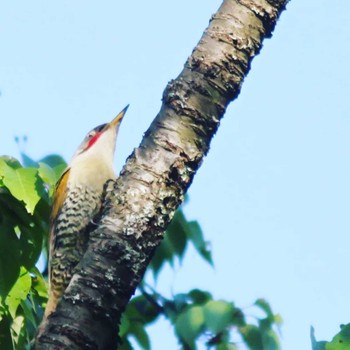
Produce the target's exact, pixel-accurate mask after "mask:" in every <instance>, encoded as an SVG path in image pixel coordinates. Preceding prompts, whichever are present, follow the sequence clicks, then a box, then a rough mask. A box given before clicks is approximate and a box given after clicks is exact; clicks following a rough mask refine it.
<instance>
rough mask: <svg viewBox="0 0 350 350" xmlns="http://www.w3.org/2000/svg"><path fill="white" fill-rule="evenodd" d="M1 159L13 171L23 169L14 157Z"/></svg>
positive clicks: (2, 157)
mask: <svg viewBox="0 0 350 350" xmlns="http://www.w3.org/2000/svg"><path fill="white" fill-rule="evenodd" d="M0 159H2V160H4V161H5V163H6V164H7V165H8V166H9V167H10V168H12V169H18V168H22V165H21V163H20V162H19V161H18V160H17V159H16V158H14V157H11V156H1V157H0Z"/></svg>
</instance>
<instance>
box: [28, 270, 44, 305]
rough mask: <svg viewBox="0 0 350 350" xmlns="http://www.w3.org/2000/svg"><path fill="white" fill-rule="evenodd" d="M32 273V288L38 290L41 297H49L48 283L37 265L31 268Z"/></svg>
mask: <svg viewBox="0 0 350 350" xmlns="http://www.w3.org/2000/svg"><path fill="white" fill-rule="evenodd" d="M30 273H31V274H32V275H33V277H32V288H33V289H34V290H35V291H36V293H37V294H38V296H39V297H41V298H44V299H47V290H48V283H47V282H46V280H45V278H44V277H43V276H42V274H41V273H40V271H39V270H38V269H37V268H36V267H35V266H34V267H33V268H32V269H31V270H30Z"/></svg>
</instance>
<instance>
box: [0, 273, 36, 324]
mask: <svg viewBox="0 0 350 350" xmlns="http://www.w3.org/2000/svg"><path fill="white" fill-rule="evenodd" d="M31 284H32V279H31V277H30V275H29V273H28V271H27V270H26V269H25V268H24V267H21V271H20V275H19V278H18V279H17V281H16V283H15V284H14V286H13V287H12V288H11V290H10V292H9V293H8V295H7V297H6V299H5V304H6V305H7V306H8V308H9V312H10V314H11V316H12V318H13V319H14V318H15V317H16V311H17V308H18V306H19V305H20V303H21V302H22V301H23V300H25V299H26V298H27V295H28V293H29V290H30V287H31Z"/></svg>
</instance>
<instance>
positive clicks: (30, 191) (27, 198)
mask: <svg viewBox="0 0 350 350" xmlns="http://www.w3.org/2000/svg"><path fill="white" fill-rule="evenodd" d="M0 176H2V181H3V183H4V185H5V186H6V187H7V188H8V189H9V191H10V192H11V194H12V195H13V196H14V197H16V198H17V199H18V200H22V201H23V202H24V203H25V206H26V208H27V211H28V212H29V213H31V214H32V213H33V212H34V209H35V206H36V204H37V203H38V202H39V200H40V196H39V189H38V188H37V185H38V172H37V170H36V169H33V168H18V169H12V168H10V167H9V166H8V165H7V164H6V163H5V162H4V161H3V160H2V159H0Z"/></svg>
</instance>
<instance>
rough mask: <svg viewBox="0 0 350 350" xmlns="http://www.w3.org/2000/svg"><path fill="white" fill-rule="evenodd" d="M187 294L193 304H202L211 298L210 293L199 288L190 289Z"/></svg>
mask: <svg viewBox="0 0 350 350" xmlns="http://www.w3.org/2000/svg"><path fill="white" fill-rule="evenodd" d="M188 295H189V297H190V298H191V299H192V300H193V302H194V303H195V304H204V303H206V302H207V301H208V300H210V299H212V295H211V294H210V293H209V292H206V291H203V290H200V289H192V290H191V291H190V292H189V293H188Z"/></svg>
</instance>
